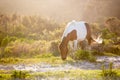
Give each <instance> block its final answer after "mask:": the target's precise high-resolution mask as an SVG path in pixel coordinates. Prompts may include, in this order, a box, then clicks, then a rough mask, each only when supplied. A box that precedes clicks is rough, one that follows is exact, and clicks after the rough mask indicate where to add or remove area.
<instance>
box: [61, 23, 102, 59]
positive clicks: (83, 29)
mask: <svg viewBox="0 0 120 80" xmlns="http://www.w3.org/2000/svg"><path fill="white" fill-rule="evenodd" d="M86 39H87V41H88V45H90V44H91V43H92V42H96V43H102V39H101V38H100V36H98V37H97V39H93V38H92V36H91V29H90V26H89V24H88V23H86V22H84V21H79V22H77V21H71V22H69V23H68V24H67V26H66V28H65V30H64V33H63V35H62V40H61V43H60V45H59V50H60V54H61V58H62V60H65V59H66V57H67V54H68V46H67V45H68V43H69V42H70V41H73V49H74V50H76V49H77V44H78V43H81V42H82V41H84V40H86ZM71 47H72V45H71Z"/></svg>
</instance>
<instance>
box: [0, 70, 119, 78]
mask: <svg viewBox="0 0 120 80" xmlns="http://www.w3.org/2000/svg"><path fill="white" fill-rule="evenodd" d="M113 71H116V75H117V76H116V78H115V79H110V78H111V77H110V76H109V77H107V80H116V79H118V80H119V79H120V70H119V69H117V70H113ZM15 73H16V74H15ZM20 73H21V74H20ZM24 73H25V76H23V74H24ZM101 73H102V70H80V69H78V70H68V71H51V72H35V73H30V72H27V73H26V71H5V70H4V71H3V70H2V71H1V70H0V80H9V79H13V75H14V76H15V77H14V78H25V79H28V80H35V79H36V78H39V79H40V80H41V79H48V80H49V78H52V80H56V79H64V78H67V79H70V80H71V79H73V80H106V79H105V78H104V77H103V76H101ZM18 74H19V75H18Z"/></svg>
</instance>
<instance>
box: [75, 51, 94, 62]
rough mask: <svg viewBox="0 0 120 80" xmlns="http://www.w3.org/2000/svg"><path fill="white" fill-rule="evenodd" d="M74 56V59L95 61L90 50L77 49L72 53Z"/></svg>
mask: <svg viewBox="0 0 120 80" xmlns="http://www.w3.org/2000/svg"><path fill="white" fill-rule="evenodd" d="M74 58H75V59H76V60H87V61H90V62H95V61H96V58H95V57H94V56H93V55H92V54H91V52H89V51H85V50H77V51H76V53H75V54H74Z"/></svg>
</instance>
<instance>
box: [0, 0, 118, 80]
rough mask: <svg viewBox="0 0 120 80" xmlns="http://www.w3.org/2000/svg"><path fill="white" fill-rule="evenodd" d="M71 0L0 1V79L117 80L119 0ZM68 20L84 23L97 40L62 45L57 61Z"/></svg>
mask: <svg viewBox="0 0 120 80" xmlns="http://www.w3.org/2000/svg"><path fill="white" fill-rule="evenodd" d="M76 1H77V2H76ZM76 1H73V0H69V1H67V0H66V1H63V0H61V1H58V0H56V1H55V0H52V1H49V0H45V2H44V1H42V0H41V1H38V0H35V1H33V0H26V1H25V2H24V1H23V0H18V1H16V0H13V2H11V1H10V0H1V2H0V80H120V16H119V4H118V3H119V0H116V2H115V1H114V0H111V1H110V0H106V1H105V0H101V1H97V0H91V1H90V0H84V1H83V0H79V1H78V0H76ZM78 2H80V3H78ZM27 3H29V4H27ZM3 4H4V5H3ZM96 4H97V6H96ZM13 5H14V6H13ZM31 5H32V6H31ZM71 5H73V6H71ZM101 5H103V6H101ZM54 6H55V7H54ZM95 6H96V7H95ZM109 6H111V8H109ZM63 9H64V12H63ZM91 10H92V11H91ZM96 10H97V11H96ZM15 11H16V12H17V13H16V12H15ZM111 12H114V13H111ZM88 13H89V14H88ZM86 15H87V16H86ZM74 19H75V20H76V21H79V20H85V21H87V22H88V23H89V25H90V27H91V30H92V37H94V38H96V37H97V36H98V35H99V34H102V35H101V38H102V39H103V43H102V44H94V43H93V44H91V50H89V49H88V44H87V41H86V40H84V41H83V42H82V43H81V44H82V46H84V48H83V49H81V46H78V47H79V49H78V50H76V51H72V50H71V48H70V47H69V45H68V48H69V54H68V57H67V59H66V60H62V59H61V55H60V51H59V48H58V46H59V44H60V43H61V37H62V34H63V32H64V29H65V27H66V25H67V23H68V22H69V21H71V20H74Z"/></svg>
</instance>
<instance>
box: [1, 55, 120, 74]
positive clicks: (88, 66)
mask: <svg viewBox="0 0 120 80" xmlns="http://www.w3.org/2000/svg"><path fill="white" fill-rule="evenodd" d="M110 62H112V63H113V68H117V69H118V68H120V57H108V56H102V57H97V62H95V63H91V62H87V61H75V62H69V61H68V62H67V63H65V64H57V65H51V64H48V63H44V62H43V63H36V64H16V65H0V70H27V71H32V72H47V71H67V70H78V69H85V70H99V69H101V66H102V65H103V64H104V65H105V67H106V68H108V67H109V63H110Z"/></svg>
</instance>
